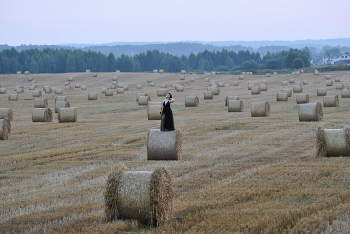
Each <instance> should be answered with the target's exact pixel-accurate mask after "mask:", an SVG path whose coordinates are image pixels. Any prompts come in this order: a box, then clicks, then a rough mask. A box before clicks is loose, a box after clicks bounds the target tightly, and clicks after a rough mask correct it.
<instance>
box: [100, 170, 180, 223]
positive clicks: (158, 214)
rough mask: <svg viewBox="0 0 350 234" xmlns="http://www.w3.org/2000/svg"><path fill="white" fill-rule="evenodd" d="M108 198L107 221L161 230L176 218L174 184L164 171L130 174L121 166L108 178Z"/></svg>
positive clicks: (105, 195) (106, 203)
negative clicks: (129, 221)
mask: <svg viewBox="0 0 350 234" xmlns="http://www.w3.org/2000/svg"><path fill="white" fill-rule="evenodd" d="M104 197H105V213H106V220H107V221H114V220H118V219H137V220H139V221H140V223H142V224H144V225H147V226H151V227H152V226H153V227H159V226H161V225H163V224H165V223H166V222H168V221H169V220H171V219H172V217H173V215H172V210H173V198H174V192H173V188H172V181H171V176H170V174H169V172H168V171H167V170H166V169H165V168H163V167H157V168H156V169H155V170H154V171H128V169H127V168H126V167H125V166H124V165H117V166H116V167H115V168H114V169H113V170H112V172H111V173H110V174H109V175H108V178H107V185H106V191H105V194H104Z"/></svg>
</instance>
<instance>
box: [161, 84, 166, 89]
mask: <svg viewBox="0 0 350 234" xmlns="http://www.w3.org/2000/svg"><path fill="white" fill-rule="evenodd" d="M160 87H161V88H162V89H166V88H167V87H168V85H167V84H161V85H160Z"/></svg>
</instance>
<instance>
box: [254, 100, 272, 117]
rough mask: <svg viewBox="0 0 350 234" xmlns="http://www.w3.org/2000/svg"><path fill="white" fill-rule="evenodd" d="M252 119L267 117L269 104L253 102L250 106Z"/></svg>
mask: <svg viewBox="0 0 350 234" xmlns="http://www.w3.org/2000/svg"><path fill="white" fill-rule="evenodd" d="M250 110H251V115H252V117H269V116H270V103H269V102H267V101H266V102H253V103H252V106H251V109H250Z"/></svg>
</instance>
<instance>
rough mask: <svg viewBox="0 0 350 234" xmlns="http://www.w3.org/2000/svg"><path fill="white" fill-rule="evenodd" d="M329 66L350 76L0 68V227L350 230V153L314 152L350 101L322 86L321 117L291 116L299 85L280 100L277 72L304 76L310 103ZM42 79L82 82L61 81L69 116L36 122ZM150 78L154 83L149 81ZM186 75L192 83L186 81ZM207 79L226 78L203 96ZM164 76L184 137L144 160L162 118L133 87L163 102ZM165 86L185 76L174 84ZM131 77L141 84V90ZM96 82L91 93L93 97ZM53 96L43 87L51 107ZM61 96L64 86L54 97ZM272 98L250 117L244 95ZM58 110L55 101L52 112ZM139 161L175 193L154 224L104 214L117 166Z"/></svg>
mask: <svg viewBox="0 0 350 234" xmlns="http://www.w3.org/2000/svg"><path fill="white" fill-rule="evenodd" d="M325 75H331V79H332V80H334V79H335V78H340V80H341V82H340V83H342V84H344V86H345V88H348V85H350V80H349V79H350V75H347V74H346V72H332V73H321V74H320V75H319V76H314V75H313V74H309V73H308V74H302V75H301V76H295V75H292V74H289V75H275V76H271V77H265V76H259V75H256V76H255V75H245V78H244V80H240V84H239V86H233V81H236V80H238V76H236V75H200V74H187V75H186V79H185V80H180V74H152V73H98V76H97V77H93V76H92V73H67V74H31V75H0V85H1V87H2V88H7V94H0V108H11V109H12V110H13V115H14V120H13V121H12V122H11V125H12V130H11V135H10V137H9V140H7V141H0V233H196V232H198V233H331V230H333V231H334V230H340V231H338V232H336V233H348V232H350V229H349V225H348V224H347V223H348V221H349V215H350V212H349V208H350V159H349V158H347V157H333V158H316V157H315V154H316V131H317V128H318V126H323V127H324V128H343V127H344V126H347V125H348V122H349V120H350V99H346V98H340V90H337V89H336V88H335V84H336V83H334V85H333V86H327V95H339V100H340V106H339V107H326V108H323V121H321V122H299V119H298V105H297V104H296V101H295V95H296V94H293V95H292V97H290V98H289V100H288V101H287V102H277V101H276V95H277V92H279V91H280V90H281V89H285V88H290V89H292V88H293V86H294V84H292V83H290V84H289V85H288V86H281V81H283V80H289V79H295V80H296V81H304V80H308V81H309V84H308V85H303V93H308V94H309V95H310V102H311V103H315V102H321V104H322V103H323V97H320V96H316V90H317V88H326V79H325ZM29 76H31V77H33V79H34V80H36V82H37V88H36V90H42V88H43V86H45V85H48V86H50V87H57V88H63V89H64V82H65V81H67V80H68V77H73V82H71V85H74V84H75V83H79V84H82V85H87V90H81V89H73V90H63V96H66V97H67V98H68V101H69V102H70V105H71V107H76V108H77V111H78V121H77V122H75V123H58V120H57V114H54V118H53V119H54V120H53V122H51V123H33V122H32V111H33V107H34V99H35V98H33V95H32V90H28V88H29V85H30V82H29V81H27V79H28V77H29ZM116 76H117V77H118V84H125V85H129V91H125V93H124V94H116V91H115V93H114V96H112V97H106V96H105V95H104V94H102V93H101V88H107V87H109V85H110V84H111V83H112V77H116ZM147 78H152V80H153V82H154V83H155V87H150V86H149V84H148V83H147ZM190 78H193V79H194V82H189V80H190ZM205 78H210V81H211V82H216V83H218V82H224V83H225V84H229V85H230V86H229V87H220V95H217V96H214V99H212V100H205V99H204V98H203V97H204V91H205V90H206V89H207V87H209V82H205ZM262 80H266V82H267V85H268V91H263V92H262V93H261V95H252V94H251V91H250V90H248V88H247V87H248V81H254V82H255V84H259V83H260V81H262ZM162 84H167V85H168V89H169V92H171V93H172V95H173V98H174V99H175V102H174V103H173V104H172V106H171V107H172V110H173V113H174V120H175V128H176V129H178V130H180V131H181V132H182V134H183V137H182V142H183V143H182V152H183V153H182V158H181V159H180V160H179V161H147V134H148V131H149V129H155V128H159V126H160V121H158V120H148V118H147V106H139V105H138V103H137V102H136V94H137V93H140V92H144V93H147V94H148V95H149V96H151V101H162V100H163V99H164V97H157V90H158V89H160V87H161V85H162ZM173 84H183V85H184V92H177V91H176V90H175V89H174V88H173ZM16 85H23V86H24V88H25V91H24V93H21V94H19V100H18V101H9V100H8V95H9V94H10V93H16V92H15V91H14V86H16ZM136 85H142V86H143V88H142V90H137V89H136ZM93 92H96V93H97V94H98V100H95V101H92V100H91V101H89V100H88V93H93ZM55 96H56V95H55V94H45V93H44V92H43V97H42V98H47V99H48V100H49V107H50V108H51V109H52V110H54V99H55ZM59 96H62V95H59ZM186 96H198V97H199V106H198V107H185V97H186ZM226 96H239V97H240V99H241V100H243V102H244V112H228V111H227V107H226V106H225V97H226ZM262 101H268V102H269V103H270V106H271V113H270V117H255V118H252V117H251V112H250V107H251V103H252V102H262ZM53 112H54V111H53ZM119 163H123V164H124V165H125V166H127V167H128V168H129V169H130V170H135V171H145V170H153V169H154V168H156V167H158V166H163V167H165V168H167V170H168V171H169V172H170V173H171V175H172V181H173V188H174V192H175V198H174V213H173V219H172V220H171V221H170V222H168V223H167V224H166V225H164V226H161V227H159V228H150V227H145V226H142V225H140V224H139V223H138V222H137V221H132V220H131V221H129V220H120V221H114V222H110V223H107V222H105V221H104V218H105V214H104V191H105V187H106V180H107V176H108V174H109V173H110V171H111V168H112V167H113V165H115V164H119Z"/></svg>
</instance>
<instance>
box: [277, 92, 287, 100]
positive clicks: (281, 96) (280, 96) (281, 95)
mask: <svg viewBox="0 0 350 234" xmlns="http://www.w3.org/2000/svg"><path fill="white" fill-rule="evenodd" d="M277 101H278V102H286V101H288V93H277Z"/></svg>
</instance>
